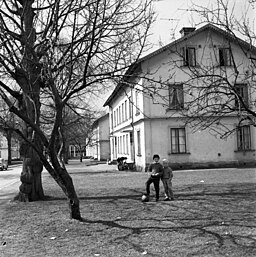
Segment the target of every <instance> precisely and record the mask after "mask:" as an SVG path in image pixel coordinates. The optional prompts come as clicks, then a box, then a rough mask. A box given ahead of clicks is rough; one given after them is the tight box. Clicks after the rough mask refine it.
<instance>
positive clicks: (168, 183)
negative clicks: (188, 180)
mask: <svg viewBox="0 0 256 257" xmlns="http://www.w3.org/2000/svg"><path fill="white" fill-rule="evenodd" d="M163 167H164V171H163V175H162V177H161V180H162V182H163V186H164V192H165V199H164V201H170V200H174V196H173V192H172V178H173V173H172V169H171V168H170V167H169V163H168V161H167V160H166V159H163Z"/></svg>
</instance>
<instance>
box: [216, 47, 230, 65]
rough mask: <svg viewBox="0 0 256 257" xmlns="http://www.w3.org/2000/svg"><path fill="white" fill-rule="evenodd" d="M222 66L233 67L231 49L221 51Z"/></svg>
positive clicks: (221, 49)
mask: <svg viewBox="0 0 256 257" xmlns="http://www.w3.org/2000/svg"><path fill="white" fill-rule="evenodd" d="M219 62H220V66H231V53H230V49H229V48H220V49H219Z"/></svg>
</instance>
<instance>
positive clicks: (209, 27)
mask: <svg viewBox="0 0 256 257" xmlns="http://www.w3.org/2000/svg"><path fill="white" fill-rule="evenodd" d="M205 30H213V31H215V32H216V33H219V34H221V35H223V36H224V37H225V38H226V39H229V40H233V41H235V42H237V44H238V45H240V46H241V47H243V48H245V49H248V50H251V51H252V52H255V53H256V47H255V46H253V45H251V44H249V43H247V42H246V41H244V40H242V39H240V38H238V37H236V36H235V35H234V34H232V33H231V32H227V31H225V30H223V29H220V28H218V27H216V26H214V25H212V24H210V23H208V24H206V25H204V26H202V27H201V28H199V29H196V30H194V31H193V32H190V33H189V34H187V35H185V36H183V37H181V38H179V39H177V40H175V41H173V42H171V43H169V44H167V45H165V46H163V47H161V48H159V49H157V50H156V51H154V52H152V53H150V54H148V55H146V56H144V57H142V58H140V59H138V61H137V62H135V63H133V64H131V66H130V68H129V69H128V70H127V72H126V73H125V74H131V72H132V71H133V70H135V69H136V68H137V67H138V66H139V65H140V64H141V63H142V62H144V61H146V60H148V59H150V58H152V57H154V56H156V55H158V54H160V53H162V52H164V51H165V50H167V49H169V48H171V47H172V46H175V45H177V44H179V43H181V42H182V41H184V40H187V39H189V38H191V37H193V36H195V35H197V34H199V33H201V32H203V31H205ZM120 88H122V83H119V84H118V85H117V86H116V87H115V89H114V91H113V92H112V94H111V95H110V96H109V97H108V99H107V101H106V102H105V103H104V105H103V106H107V105H109V104H110V102H111V101H112V100H113V99H114V97H115V96H116V95H117V93H118V91H119V90H120Z"/></svg>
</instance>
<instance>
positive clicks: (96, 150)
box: [86, 113, 110, 161]
mask: <svg viewBox="0 0 256 257" xmlns="http://www.w3.org/2000/svg"><path fill="white" fill-rule="evenodd" d="M109 133H110V131H109V114H108V113H107V114H105V115H104V116H102V117H100V118H99V119H97V120H96V121H95V122H94V123H93V136H92V140H91V143H90V144H89V145H88V146H87V148H86V155H87V156H91V157H93V158H94V159H95V160H98V161H106V160H109V159H110V139H109Z"/></svg>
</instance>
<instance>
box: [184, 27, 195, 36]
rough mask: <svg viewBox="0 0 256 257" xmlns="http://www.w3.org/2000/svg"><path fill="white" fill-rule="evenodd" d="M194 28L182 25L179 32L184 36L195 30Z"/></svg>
mask: <svg viewBox="0 0 256 257" xmlns="http://www.w3.org/2000/svg"><path fill="white" fill-rule="evenodd" d="M195 30H196V28H192V27H183V28H182V29H181V30H180V34H181V36H182V37H185V36H187V35H188V34H190V33H191V32H193V31H195Z"/></svg>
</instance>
